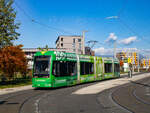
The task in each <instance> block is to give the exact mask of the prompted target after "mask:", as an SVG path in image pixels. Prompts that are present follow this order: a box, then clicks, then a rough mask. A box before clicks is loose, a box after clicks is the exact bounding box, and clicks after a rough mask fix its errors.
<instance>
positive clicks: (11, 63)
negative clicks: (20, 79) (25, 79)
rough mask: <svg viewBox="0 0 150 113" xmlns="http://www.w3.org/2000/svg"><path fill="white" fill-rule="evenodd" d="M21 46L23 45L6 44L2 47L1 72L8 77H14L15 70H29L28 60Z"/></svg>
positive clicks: (22, 71)
mask: <svg viewBox="0 0 150 113" xmlns="http://www.w3.org/2000/svg"><path fill="white" fill-rule="evenodd" d="M21 47H22V45H18V46H6V47H3V48H1V49H0V53H1V54H0V72H2V73H3V75H4V76H5V77H7V78H8V79H10V78H13V76H14V74H15V72H20V73H21V74H26V72H27V61H26V57H25V53H24V52H23V50H22V49H21Z"/></svg>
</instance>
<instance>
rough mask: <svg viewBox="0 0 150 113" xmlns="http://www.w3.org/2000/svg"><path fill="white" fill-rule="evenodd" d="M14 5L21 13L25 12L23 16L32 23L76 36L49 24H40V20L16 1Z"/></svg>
mask: <svg viewBox="0 0 150 113" xmlns="http://www.w3.org/2000/svg"><path fill="white" fill-rule="evenodd" d="M14 4H15V5H16V7H17V8H18V9H19V10H20V11H22V12H23V14H24V15H25V16H26V17H27V18H28V19H29V21H31V22H32V23H36V24H38V25H41V26H43V27H46V28H49V29H52V30H55V31H61V32H63V33H66V34H70V35H74V34H73V33H71V32H68V31H66V30H63V29H60V28H56V27H52V26H49V25H47V24H44V23H42V22H40V21H38V20H36V19H34V18H32V17H31V16H30V15H29V14H28V13H27V12H26V11H25V10H24V9H23V8H22V7H20V5H19V4H18V3H17V2H16V1H14Z"/></svg>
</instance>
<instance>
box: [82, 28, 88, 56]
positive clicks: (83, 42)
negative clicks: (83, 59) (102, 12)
mask: <svg viewBox="0 0 150 113" xmlns="http://www.w3.org/2000/svg"><path fill="white" fill-rule="evenodd" d="M85 32H88V31H86V30H84V31H83V32H82V37H83V40H82V52H83V54H85Z"/></svg>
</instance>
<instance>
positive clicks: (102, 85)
mask: <svg viewBox="0 0 150 113" xmlns="http://www.w3.org/2000/svg"><path fill="white" fill-rule="evenodd" d="M146 77H150V73H144V74H139V75H136V76H133V77H132V78H128V76H122V77H121V78H119V79H112V80H108V81H103V82H99V83H97V84H94V85H91V86H88V87H85V88H82V89H79V90H77V91H75V92H73V94H78V95H82V94H97V93H100V92H102V91H104V90H106V89H109V88H113V87H116V86H120V85H123V84H127V83H130V82H131V81H137V80H140V79H143V78H146Z"/></svg>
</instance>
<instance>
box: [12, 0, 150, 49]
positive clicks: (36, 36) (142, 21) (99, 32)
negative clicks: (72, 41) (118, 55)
mask: <svg viewBox="0 0 150 113" xmlns="http://www.w3.org/2000/svg"><path fill="white" fill-rule="evenodd" d="M15 2H16V3H17V4H18V5H19V6H20V7H21V8H19V7H17V6H16V5H15V4H14V7H15V10H16V11H17V19H16V21H17V22H20V23H21V26H20V29H19V30H18V32H19V33H20V34H21V36H20V37H19V40H17V41H16V44H23V45H24V47H25V48H36V47H43V46H45V45H46V44H47V45H48V46H49V47H53V48H55V41H56V39H57V37H58V36H59V35H81V34H82V31H83V30H88V31H89V32H87V33H86V37H85V39H86V40H85V41H86V42H87V41H89V40H96V41H99V42H100V43H103V44H96V45H95V47H94V48H106V49H107V48H113V45H112V44H111V43H109V42H107V40H108V38H109V37H110V35H111V34H113V36H111V38H110V41H111V40H114V37H116V39H115V40H117V43H118V44H117V48H138V49H149V48H150V44H149V43H148V42H150V38H149V36H150V32H149V29H150V26H149V25H150V19H149V18H150V13H149V11H150V7H149V4H150V1H149V0H15ZM23 10H24V11H25V13H24V11H23ZM120 12H121V13H120ZM113 16H115V17H117V18H115V17H113ZM32 19H34V20H36V21H39V22H40V23H43V24H45V25H47V26H49V28H48V27H46V26H45V27H44V26H41V25H39V24H37V23H34V22H32V21H31V20H32ZM120 20H122V21H120ZM124 23H125V24H124ZM55 28H56V29H55ZM64 31H65V32H64ZM133 37H134V38H133ZM130 39H131V40H130ZM129 40H130V41H129ZM125 41H127V42H129V43H123V42H125Z"/></svg>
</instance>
